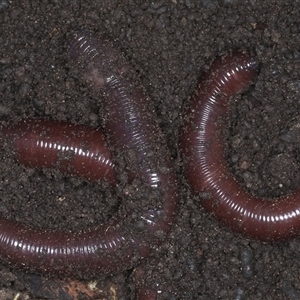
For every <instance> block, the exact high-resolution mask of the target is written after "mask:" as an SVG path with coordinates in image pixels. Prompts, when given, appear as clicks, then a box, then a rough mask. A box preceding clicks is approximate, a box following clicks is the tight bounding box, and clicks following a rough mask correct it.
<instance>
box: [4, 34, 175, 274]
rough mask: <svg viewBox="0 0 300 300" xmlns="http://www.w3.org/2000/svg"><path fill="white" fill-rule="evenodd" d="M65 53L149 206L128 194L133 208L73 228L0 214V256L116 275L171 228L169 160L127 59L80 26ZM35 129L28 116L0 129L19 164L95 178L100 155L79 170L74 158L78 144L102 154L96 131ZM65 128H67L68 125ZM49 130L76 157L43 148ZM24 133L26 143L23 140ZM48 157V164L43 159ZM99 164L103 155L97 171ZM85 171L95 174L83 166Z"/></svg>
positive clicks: (46, 267)
mask: <svg viewBox="0 0 300 300" xmlns="http://www.w3.org/2000/svg"><path fill="white" fill-rule="evenodd" d="M70 52H71V55H72V56H73V58H76V60H77V61H80V63H81V65H82V67H83V75H84V76H83V77H84V78H85V79H87V80H88V81H89V82H90V88H91V92H92V93H93V95H95V96H97V97H100V98H101V101H102V105H103V108H104V111H105V113H104V114H103V116H102V117H103V118H104V120H105V131H106V134H107V140H108V143H109V145H110V147H111V148H112V149H113V150H114V151H113V152H112V153H113V154H122V155H124V163H123V164H121V165H120V166H119V168H121V167H123V169H124V173H125V174H127V175H128V178H132V176H133V179H134V180H135V181H136V182H138V183H139V186H141V188H142V189H145V192H144V194H145V197H148V198H147V199H146V200H147V204H146V205H145V204H144V206H141V204H140V202H141V201H140V200H141V199H138V200H135V199H133V200H132V199H131V201H130V203H129V205H127V206H128V207H131V208H130V209H126V206H124V207H121V208H120V211H119V213H118V214H117V215H116V216H115V217H114V218H112V219H111V220H110V221H109V222H108V223H107V224H103V225H102V226H99V227H97V228H91V229H89V230H86V231H80V232H73V233H70V232H63V231H59V232H54V231H50V230H38V229H35V228H30V227H27V226H25V225H23V224H20V223H16V222H14V221H10V220H6V219H4V218H1V219H0V255H1V257H2V258H3V259H5V260H7V261H8V262H9V263H10V264H11V265H13V266H17V267H21V268H25V269H30V270H31V271H33V272H39V273H46V274H48V273H51V274H55V275H67V276H71V277H74V276H76V277H81V278H82V277H92V276H93V275H95V274H100V273H101V274H109V273H117V272H121V271H123V270H125V269H127V268H130V267H132V266H134V265H137V264H138V262H139V261H140V259H142V258H144V257H145V256H148V255H149V253H151V250H152V249H153V247H155V246H156V245H158V244H160V243H161V242H162V241H163V239H164V238H165V236H166V234H167V233H168V232H169V230H170V228H171V225H172V223H173V219H174V213H175V209H176V203H177V198H178V195H177V182H176V177H175V173H174V170H173V168H172V161H171V157H170V154H169V151H168V149H167V146H166V143H165V141H164V138H163V135H162V133H161V131H160V129H159V127H158V122H157V121H156V118H155V116H154V115H153V108H152V107H151V103H150V100H149V99H148V97H147V96H146V95H145V92H144V89H143V87H142V86H141V84H140V82H139V81H138V80H137V78H136V75H135V72H134V71H133V70H132V68H131V67H130V66H129V65H128V64H127V62H126V60H125V59H124V57H123V56H122V55H121V54H119V53H118V51H116V50H115V49H114V48H113V47H112V46H111V44H110V43H109V42H107V41H104V40H102V39H100V38H99V37H98V36H97V35H95V34H93V33H90V32H84V31H80V32H77V33H75V34H73V35H72V37H71V42H70ZM103 94H104V95H105V96H104V97H103ZM48 125H49V124H48ZM38 126H40V125H37V124H34V122H32V121H30V122H29V125H26V121H25V122H24V123H22V124H19V125H16V126H15V127H12V128H8V129H6V130H4V131H3V132H4V135H6V136H11V135H13V136H15V137H14V141H15V142H14V145H15V147H16V152H17V154H18V155H19V159H20V161H21V162H22V163H25V164H29V165H37V166H48V164H49V165H50V166H52V165H58V166H59V168H60V169H61V170H63V171H67V172H69V173H72V172H75V175H76V174H77V175H82V176H87V177H88V178H92V179H93V177H94V179H95V176H96V175H95V173H94V172H95V168H97V167H95V166H94V164H95V163H96V164H98V163H99V160H98V158H97V159H96V162H95V160H94V158H91V157H87V158H86V159H84V164H85V166H84V167H82V166H80V164H81V163H82V162H83V158H78V157H77V156H78V155H79V156H80V154H79V153H76V150H75V149H82V151H83V152H85V153H87V151H90V149H94V150H95V149H96V152H97V151H98V154H96V156H101V154H100V152H101V151H102V150H101V149H102V148H101V147H102V145H103V141H102V137H100V136H99V133H97V132H93V133H92V134H91V136H90V137H89V138H88V141H86V140H84V138H86V137H87V135H88V133H87V131H86V129H82V128H81V129H82V131H83V132H84V134H83V139H82V140H81V138H79V137H77V138H75V137H74V136H73V134H72V137H71V138H66V135H65V134H63V135H62V137H57V134H58V131H59V130H58V127H59V126H61V125H59V126H58V125H49V126H47V129H46V130H37V133H33V134H32V128H33V127H36V128H37V127H38ZM57 126H58V127H57ZM63 126H64V125H63ZM49 128H50V129H49ZM77 129H78V127H77ZM77 129H76V130H77ZM81 129H80V130H81ZM68 130H70V131H72V129H70V128H69V129H66V131H68ZM76 130H75V131H76ZM80 130H79V131H80ZM41 131H42V132H41ZM48 131H50V136H51V139H50V140H51V143H52V142H53V144H55V145H59V144H61V143H62V142H65V141H66V140H67V142H68V143H70V144H68V145H65V147H66V146H67V147H69V148H70V149H71V148H72V149H71V152H73V153H72V155H73V156H74V157H75V159H73V160H72V159H71V160H69V161H68V163H65V162H64V161H65V159H62V160H60V154H61V153H58V152H59V151H58V152H55V151H54V152H53V149H52V148H51V147H48V146H47V147H44V146H43V145H44V142H43V143H41V142H40V140H41V137H43V139H44V135H45V134H49V132H48ZM59 134H61V133H59ZM68 134H69V133H68ZM94 137H95V138H96V139H97V142H100V144H101V146H99V145H97V144H94V145H92V146H90V147H91V148H89V146H88V150H86V149H83V148H84V147H85V146H86V145H88V144H89V143H92V140H93V138H94ZM28 138H29V140H31V141H30V142H28V141H26V140H28ZM74 138H75V139H74ZM82 147H83V148H82ZM94 150H91V151H92V152H93V151H94ZM31 151H32V152H33V153H35V154H36V155H35V156H36V157H34V155H32V154H31V153H30V152H31ZM99 151H100V152H99ZM63 152H64V151H63ZM104 152H106V151H104ZM53 153H54V158H53ZM101 153H102V152H101ZM106 155H107V153H106V154H105V155H104V157H105V156H106ZM48 156H49V159H50V162H46V163H45V160H47V159H48ZM50 157H52V158H50ZM57 157H58V159H57ZM107 158H108V160H107V159H104V161H106V162H107V164H106V166H105V167H104V169H105V170H106V171H105V172H108V173H110V174H112V173H111V170H110V166H111V163H109V156H108V157H107ZM97 160H98V161H97ZM77 162H78V163H79V165H78V163H77ZM66 165H67V166H66ZM98 165H99V164H98ZM101 165H102V162H101V159H100V167H101V168H102V166H101ZM107 166H108V168H107ZM89 168H90V169H91V170H93V171H92V172H89V171H86V170H87V169H89ZM83 169H84V170H83ZM96 173H97V171H96ZM98 175H99V174H98ZM98 175H97V176H98ZM97 176H96V177H97ZM101 176H102V175H101V174H100V177H101ZM106 176H107V175H105V177H106ZM111 176H112V177H113V176H114V175H111ZM147 195H148V196H147ZM134 201H135V202H134ZM145 206H146V207H145Z"/></svg>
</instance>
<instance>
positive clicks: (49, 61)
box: [0, 0, 300, 300]
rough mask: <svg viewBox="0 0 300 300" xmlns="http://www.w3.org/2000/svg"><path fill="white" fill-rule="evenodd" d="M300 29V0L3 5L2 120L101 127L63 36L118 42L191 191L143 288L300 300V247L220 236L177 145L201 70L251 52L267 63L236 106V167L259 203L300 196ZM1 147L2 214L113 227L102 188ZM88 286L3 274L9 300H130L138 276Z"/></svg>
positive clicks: (232, 157) (148, 264) (0, 282)
mask: <svg viewBox="0 0 300 300" xmlns="http://www.w3.org/2000/svg"><path fill="white" fill-rule="evenodd" d="M299 20H300V2H299V1H298V0H296V1H295V0H293V1H291V0H287V1H280V0H277V1H275V0H273V1H256V0H251V1H237V0H236V1H235V0H233V1H229V0H226V1H225V0H224V1H216V0H197V1H196V0H168V1H167V0H165V1H134V0H124V1H117V0H104V1H80V0H72V1H68V0H66V1H57V0H53V1H32V0H23V1H8V0H0V22H1V25H2V27H1V32H0V48H1V51H0V76H1V82H0V93H1V97H0V121H1V123H2V124H4V125H5V124H6V123H7V122H8V121H10V120H12V121H15V120H20V119H22V118H25V117H45V118H51V119H54V120H68V121H70V122H73V123H82V124H87V125H91V126H94V127H97V126H99V125H100V123H101V119H100V116H99V114H98V111H99V104H98V102H97V99H93V98H91V97H89V96H88V93H87V92H86V87H85V85H84V83H83V82H82V81H81V79H80V78H76V77H75V75H74V73H73V72H72V71H71V70H70V69H72V68H71V64H72V62H71V61H70V60H69V58H68V55H67V53H66V37H67V35H68V33H70V32H72V31H74V30H76V29H78V28H82V27H84V28H88V29H91V30H93V31H97V32H99V33H101V34H103V35H104V36H105V37H108V38H110V39H111V40H112V41H113V42H114V43H115V45H116V46H117V47H119V48H120V49H121V51H122V52H123V53H124V54H125V56H126V57H127V58H128V60H129V61H130V62H131V64H132V65H133V66H134V68H135V69H136V71H137V72H138V73H139V76H140V78H141V80H142V83H143V84H144V86H145V88H146V90H147V93H148V94H149V96H150V98H151V99H152V101H153V102H154V104H155V107H156V112H157V115H158V118H159V120H160V124H161V128H162V130H163V132H164V134H165V136H166V139H167V141H168V145H169V147H170V150H171V152H172V155H173V157H174V159H175V161H176V162H177V170H178V176H179V178H180V181H181V201H180V206H179V209H178V213H177V218H176V223H175V224H174V227H173V230H172V232H171V234H170V236H169V238H168V239H167V241H166V242H165V243H164V244H163V245H162V246H161V247H159V248H158V249H156V250H155V251H154V254H153V257H151V258H150V259H148V260H146V261H144V262H142V265H141V266H142V268H143V270H144V271H145V281H146V282H147V284H148V285H149V286H152V287H154V288H157V289H159V290H161V291H162V293H161V294H160V296H159V298H160V299H170V300H171V299H235V300H241V299H299V298H300V280H299V278H300V268H299V261H300V260H299V258H300V240H299V238H298V239H295V240H293V241H289V242H285V243H279V244H264V243H261V242H258V241H252V240H249V239H246V238H243V237H240V236H237V235H236V234H233V233H232V232H231V231H229V230H227V229H226V228H224V227H222V226H220V225H219V224H218V223H217V222H216V221H215V220H214V219H213V218H211V217H210V216H209V215H207V214H206V213H204V211H203V210H202V209H201V207H200V206H199V204H198V203H197V202H198V201H199V199H197V198H195V197H193V196H191V194H190V191H189V190H188V188H187V187H186V186H185V185H184V181H183V179H182V178H181V172H180V165H181V161H180V157H178V146H177V136H178V129H179V125H180V112H181V107H182V104H183V103H184V101H185V100H186V99H187V98H188V97H189V95H190V93H191V91H192V90H193V87H194V86H195V84H196V82H197V78H198V77H199V75H200V74H201V72H203V71H204V70H205V69H207V68H208V66H209V64H210V62H211V61H212V60H213V59H214V58H215V57H216V56H217V55H220V54H224V53H226V52H228V51H230V50H233V49H245V50H248V51H250V52H252V53H255V54H256V55H257V56H258V60H259V61H260V62H261V71H260V75H259V77H258V79H257V83H256V85H255V86H254V87H253V90H251V93H245V94H243V95H240V96H238V97H237V98H236V100H237V101H233V103H232V109H231V113H230V118H229V123H230V130H229V131H228V132H227V139H226V142H227V144H228V147H227V158H228V164H229V167H230V168H231V170H232V172H233V173H234V174H235V176H236V178H237V179H238V181H239V182H240V183H241V185H243V186H244V187H245V188H246V189H248V191H249V192H250V193H252V194H255V195H259V196H263V197H276V196H280V195H284V194H286V193H288V192H290V191H292V190H295V189H297V188H299V187H300V176H299V174H300V173H299V168H300V150H299V147H298V145H299V142H300V138H299V136H300V135H299V133H300V132H299V131H300V129H299V128H300V126H299V123H300V115H299V111H300V101H299V99H300V98H299V95H300V52H299V50H300V48H299V46H300V22H299ZM250 95H251V96H250ZM2 148H3V149H2V150H1V155H2V157H3V159H2V160H1V162H0V167H1V177H0V211H1V215H2V216H4V217H5V218H9V219H13V220H17V221H20V222H23V223H25V224H28V225H31V226H35V227H39V228H50V229H64V230H78V229H82V228H88V227H90V226H94V225H95V224H99V223H101V222H102V221H103V220H105V219H106V217H105V216H106V215H107V214H108V213H109V209H110V208H109V206H108V205H107V204H108V203H107V202H108V201H109V200H108V199H109V198H110V192H107V191H105V190H103V189H102V188H103V187H102V186H101V185H96V184H92V183H89V182H87V181H84V180H81V179H75V178H66V177H65V176H64V175H62V174H60V173H59V172H58V171H55V170H35V169H26V168H24V167H23V166H20V165H18V164H17V163H15V162H14V160H13V156H12V155H11V154H10V153H7V151H5V147H2ZM99 195H101V197H99ZM88 283H89V285H88V287H87V289H85V286H86V285H85V284H87V282H86V281H76V282H75V281H71V283H70V281H69V280H68V279H64V278H62V279H60V280H59V279H57V278H48V277H47V276H44V277H40V276H36V275H30V274H25V273H23V272H22V271H20V270H14V269H11V268H9V267H8V266H7V265H5V264H4V265H1V266H0V299H18V300H20V299H134V293H135V290H134V280H133V270H128V271H126V272H124V273H122V274H115V275H114V276H104V275H103V274H99V277H98V278H94V279H93V281H92V283H94V284H95V286H96V287H95V288H94V289H92V287H91V282H90V281H89V282H88ZM74 286H75V287H74ZM76 289H77V290H78V291H79V294H77V296H76V292H74V290H76ZM72 295H73V296H72ZM14 297H15V298H14ZM76 297H77V298H76Z"/></svg>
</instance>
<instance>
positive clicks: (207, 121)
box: [180, 52, 300, 241]
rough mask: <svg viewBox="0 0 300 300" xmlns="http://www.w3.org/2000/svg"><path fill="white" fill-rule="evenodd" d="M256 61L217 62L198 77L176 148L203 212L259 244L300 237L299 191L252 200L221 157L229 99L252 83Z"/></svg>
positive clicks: (243, 57)
mask: <svg viewBox="0 0 300 300" xmlns="http://www.w3.org/2000/svg"><path fill="white" fill-rule="evenodd" d="M257 72H258V63H257V61H256V59H255V58H254V57H252V56H250V55H247V54H243V53H239V52H237V53H232V54H229V55H227V56H225V57H223V58H220V57H219V58H217V59H216V60H215V61H214V62H213V63H212V65H211V67H210V69H209V70H208V72H207V73H206V74H205V75H204V76H203V77H202V78H201V79H200V81H199V83H198V85H197V88H196V90H195V92H194V94H193V96H192V97H191V99H190V100H189V102H188V103H187V106H186V109H185V111H184V113H183V118H184V123H183V127H182V129H181V138H180V145H181V149H182V154H183V157H184V161H185V166H184V173H185V176H186V180H187V182H188V184H189V185H190V186H191V188H192V190H193V191H194V192H195V193H198V194H200V195H201V196H202V197H201V198H202V199H201V201H200V203H201V205H202V206H203V207H204V209H205V210H206V211H207V212H210V213H211V214H212V215H213V216H215V217H216V218H217V219H218V220H219V221H220V222H221V223H222V224H224V225H226V226H228V227H230V228H231V229H232V230H233V231H235V232H238V233H241V234H243V235H245V236H248V237H251V238H254V239H259V240H262V241H279V240H284V239H288V238H292V237H295V236H296V235H299V232H300V191H296V192H293V193H291V194H289V195H287V196H285V197H283V198H279V199H276V201H268V200H267V199H261V198H259V197H254V196H251V195H250V194H249V193H247V192H246V191H244V190H243V189H242V187H241V186H240V185H239V184H238V182H237V181H236V180H235V179H234V177H233V176H232V174H230V172H229V170H228V167H227V164H226V161H225V158H224V139H223V137H222V134H221V132H222V130H221V129H222V126H224V123H225V122H224V119H225V117H226V115H227V112H228V104H229V100H230V98H231V97H232V96H234V95H235V94H236V93H238V92H240V91H242V90H244V89H245V88H247V87H248V86H249V85H250V84H251V83H253V81H254V80H255V77H256V74H257Z"/></svg>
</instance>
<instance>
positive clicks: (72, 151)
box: [1, 119, 116, 183]
mask: <svg viewBox="0 0 300 300" xmlns="http://www.w3.org/2000/svg"><path fill="white" fill-rule="evenodd" d="M1 134H2V136H3V138H5V140H6V141H8V143H9V144H10V146H11V149H12V150H13V151H14V152H16V159H17V160H18V162H19V163H21V164H23V165H24V166H27V167H35V168H56V169H58V170H60V171H61V172H63V173H66V174H70V175H72V176H79V177H83V178H86V179H88V180H92V181H95V180H101V179H106V180H108V181H109V182H111V183H115V182H116V174H115V170H114V164H113V162H112V158H111V153H110V151H109V150H108V148H107V145H106V142H105V136H104V134H103V133H102V132H101V131H100V130H99V129H93V128H90V127H88V126H85V125H74V124H70V123H67V122H54V121H50V120H40V119H24V120H22V121H20V122H18V123H17V124H13V125H9V126H7V127H4V128H3V129H2V130H1Z"/></svg>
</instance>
